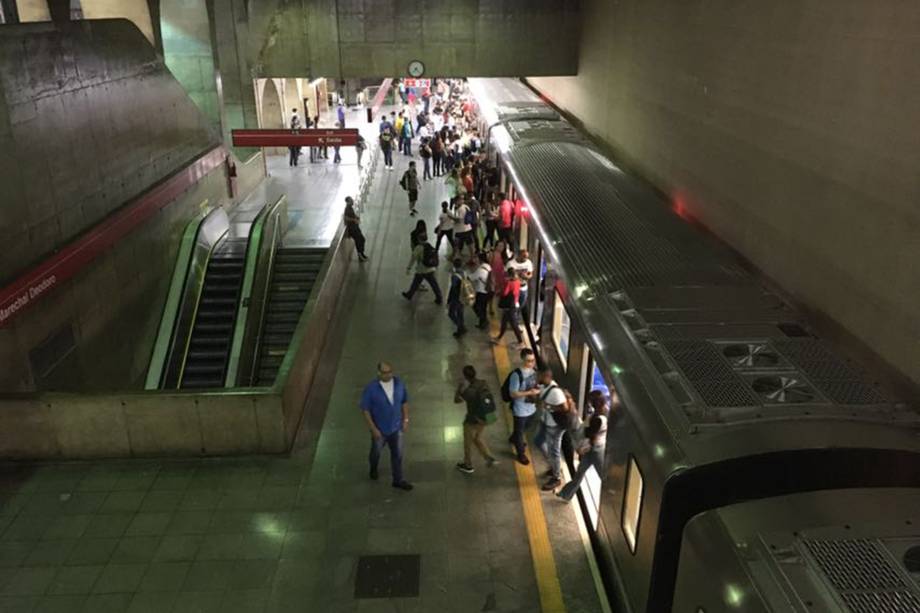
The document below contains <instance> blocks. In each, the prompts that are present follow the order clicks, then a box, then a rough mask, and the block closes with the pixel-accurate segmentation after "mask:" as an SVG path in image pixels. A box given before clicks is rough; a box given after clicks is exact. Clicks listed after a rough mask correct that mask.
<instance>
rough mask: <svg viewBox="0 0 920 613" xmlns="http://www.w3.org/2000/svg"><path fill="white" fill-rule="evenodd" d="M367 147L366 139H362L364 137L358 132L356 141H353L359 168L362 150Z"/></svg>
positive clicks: (362, 154)
mask: <svg viewBox="0 0 920 613" xmlns="http://www.w3.org/2000/svg"><path fill="white" fill-rule="evenodd" d="M366 149H367V141H366V140H364V137H363V136H361V135H360V134H358V141H357V142H356V143H355V152H356V153H357V154H358V168H361V158H362V157H363V156H364V151H365V150H366Z"/></svg>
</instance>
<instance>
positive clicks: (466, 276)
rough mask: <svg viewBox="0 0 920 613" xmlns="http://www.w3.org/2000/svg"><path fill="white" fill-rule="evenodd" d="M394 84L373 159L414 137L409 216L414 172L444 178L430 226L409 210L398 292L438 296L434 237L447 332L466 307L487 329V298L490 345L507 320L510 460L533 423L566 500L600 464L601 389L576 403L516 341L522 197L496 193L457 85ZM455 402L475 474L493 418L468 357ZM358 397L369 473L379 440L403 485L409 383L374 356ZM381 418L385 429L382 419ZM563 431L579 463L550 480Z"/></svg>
mask: <svg viewBox="0 0 920 613" xmlns="http://www.w3.org/2000/svg"><path fill="white" fill-rule="evenodd" d="M398 87H399V97H400V100H401V101H402V109H401V110H399V111H398V112H397V111H394V112H392V113H391V114H390V115H389V116H384V117H383V118H382V120H381V121H380V124H379V139H380V141H379V143H380V148H381V152H382V154H383V160H384V166H385V168H386V169H387V170H389V171H392V170H393V156H394V147H395V148H396V151H397V152H398V153H399V154H401V155H402V156H406V157H410V158H413V157H414V156H413V150H412V145H413V140H415V139H417V140H418V154H419V157H420V158H421V160H422V167H423V170H422V176H421V177H419V173H418V170H417V168H416V164H415V161H414V160H413V161H410V162H409V167H408V169H407V170H406V171H405V172H404V173H403V175H402V177H401V178H400V181H399V184H400V186H401V187H402V189H403V190H405V192H406V193H407V196H408V215H409V216H410V217H415V216H416V215H417V214H418V210H417V208H416V205H417V202H418V194H419V189H420V186H421V184H422V183H423V182H424V181H434V180H437V179H439V178H440V177H442V176H444V177H445V179H443V181H444V184H445V186H446V190H447V197H448V199H447V200H445V201H443V202H442V203H441V207H440V213H439V216H438V220H437V223H436V224H434V227H433V229H431V230H429V228H428V225H427V224H426V222H425V221H424V220H421V219H420V220H418V221H417V222H416V224H415V227H414V228H412V230H411V231H410V232H409V241H410V247H411V256H410V258H409V262H408V265H407V269H406V272H407V273H414V274H413V276H412V282H411V284H410V286H409V288H408V289H407V290H406V291H405V292H403V293H402V295H403V297H404V298H406V299H407V300H412V299H413V298H414V296H415V295H416V292H418V291H420V290H425V287H424V286H423V283H425V284H427V285H428V287H429V288H430V291H431V292H432V293H433V295H434V302H435V304H438V305H441V304H443V302H444V296H443V294H442V291H441V287H440V285H439V283H438V279H437V270H438V267H439V265H440V262H441V260H440V253H441V247H442V242H443V243H444V246H445V250H446V261H447V266H448V268H449V270H450V276H449V282H448V288H447V297H446V301H447V312H448V316H449V317H450V319H451V321H452V322H453V323H454V325H455V326H456V330H455V331H454V337H455V338H460V337H462V336H463V335H465V334H466V333H467V328H466V324H465V312H466V309H467V308H470V309H472V311H473V314H474V315H475V317H476V320H477V323H476V327H477V328H478V329H480V330H484V331H488V330H489V329H490V318H491V317H492V316H494V315H495V309H496V307H497V309H498V311H499V312H500V326H499V330H498V334H497V336H495V337H492V338H491V341H492V342H493V343H499V342H500V341H501V339H502V337H503V336H504V335H505V333H506V332H507V331H508V330H509V329H510V330H511V331H512V332H513V333H514V336H515V339H516V341H517V344H516V345H515V348H516V349H518V350H519V351H520V365H519V366H518V367H517V368H515V369H513V370H512V372H511V373H510V374H509V375H508V377H507V378H506V379H505V381H504V383H503V384H502V389H501V397H502V400H504V401H505V402H507V403H508V404H509V406H510V409H511V412H512V415H513V428H512V433H511V436H510V437H509V439H508V441H509V443H511V444H512V445H513V446H514V449H515V459H516V461H518V462H520V463H521V464H525V465H526V464H529V463H530V461H529V459H528V457H527V454H526V447H527V443H526V440H525V432H526V430H527V429H528V428H529V427H530V424H531V422H532V421H534V420H536V421H537V433H536V435H535V437H534V443H535V444H536V445H537V446H538V447H539V448H540V449H541V451H542V452H543V454H544V455H545V457H546V458H547V461H548V463H549V469H548V470H547V471H546V473H545V475H544V477H545V481H544V483H543V486H542V489H543V490H544V491H556V490H558V492H557V495H558V496H560V497H561V498H563V499H565V500H571V499H572V497H573V496H574V494H575V492H576V491H577V489H578V487H579V485H580V484H581V481H582V479H583V478H584V476H585V473H586V472H587V470H588V468H589V467H590V466H595V467H596V470H597V471H598V472H599V473H600V472H601V471H602V463H603V458H604V444H605V441H606V432H607V421H608V416H609V414H610V405H611V403H610V399H609V398H607V396H606V395H605V394H604V393H603V392H602V391H600V390H595V391H592V392H591V393H590V394H589V396H588V399H587V406H586V407H585V408H584V409H583V410H581V411H579V410H578V407H577V406H576V403H575V401H574V399H573V396H572V394H571V393H570V392H569V391H568V390H566V389H563V388H562V387H561V386H559V385H558V384H557V383H556V382H555V380H554V379H553V373H552V371H551V370H550V369H548V368H542V369H538V368H537V361H536V356H535V354H534V352H533V350H532V349H530V348H528V346H527V344H526V342H525V337H524V334H523V333H522V330H521V327H522V324H521V318H522V314H523V316H524V321H527V313H526V305H527V304H528V303H527V292H528V286H529V281H530V280H531V278H532V277H533V274H534V266H533V262H532V261H531V260H530V255H529V254H528V252H527V250H526V249H523V248H522V249H515V244H514V243H515V240H514V238H515V234H514V222H515V218H516V217H518V216H520V215H521V214H522V207H523V204H522V203H521V202H520V201H518V202H512V200H511V199H509V198H508V197H507V195H506V194H505V193H503V192H502V191H500V175H499V170H498V168H497V167H496V166H495V164H494V161H492V160H489V159H487V158H486V156H485V155H483V154H482V151H481V150H482V142H481V140H480V135H479V133H478V131H477V125H478V123H477V118H476V116H475V114H474V109H473V105H472V100H471V97H470V94H469V91H468V89H467V88H466V82H465V81H462V80H436V81H435V82H434V84H433V85H432V87H431V88H430V89H427V88H426V89H425V90H423V91H416V90H414V89H413V88H408V87H406V86H405V84H404V83H403V82H400V83H399V85H398ZM353 205H354V203H353V201H352V200H351V199H350V198H348V199H346V211H345V223H346V228H347V231H348V235H349V236H351V237H352V238H353V239H354V240H355V248H356V250H357V252H358V257H359V258H360V259H361V260H362V261H363V260H366V259H367V255H366V254H365V252H364V246H365V239H364V236H363V234H362V232H361V230H360V225H359V224H360V219H359V217H358V215H357V213H356V212H355V210H354V206H353ZM432 239H433V240H432ZM522 311H524V312H523V313H522ZM394 382H395V383H394ZM394 386H395V387H394ZM394 389H395V392H394ZM381 390H382V392H381ZM381 393H382V394H383V395H381ZM394 393H395V394H396V400H394ZM454 400H455V401H456V402H458V403H460V402H465V403H466V405H467V414H466V417H465V419H464V428H463V432H464V457H463V460H462V461H460V462H458V463H457V469H458V470H460V471H462V472H464V473H473V472H474V467H473V464H472V450H473V448H476V449H477V450H478V452H479V453H480V455H481V456H482V458H483V460H484V461H485V463H486V465H487V466H489V467H491V466H493V465H494V464H496V463H497V459H496V458H495V456H494V455H493V454H492V452H491V450H490V449H489V447H488V445H487V443H486V441H485V438H484V436H483V433H484V430H485V428H486V427H487V426H488V425H489V424H490V423H493V422H494V421H496V415H495V400H494V398H493V396H492V393H491V391H490V390H489V388H488V385H487V384H486V382H485V381H484V380H482V379H480V378H478V377H477V373H476V369H475V367H474V366H472V365H467V366H465V367H464V368H463V372H462V378H461V382H460V383H459V384H458V387H457V390H456V393H455V398H454ZM361 406H362V409H363V410H364V415H365V418H366V420H367V422H368V426H369V429H370V430H371V435H372V440H371V453H370V464H371V471H370V474H371V478H373V479H376V478H377V462H378V461H379V457H380V453H381V451H382V448H383V446H385V445H388V446H389V447H390V455H391V468H392V470H393V485H394V487H399V488H401V489H411V487H412V486H411V485H410V484H409V483H408V482H407V481H406V480H405V479H404V478H403V475H402V470H401V464H402V441H401V437H402V432H403V431H404V430H405V428H406V427H407V425H408V392H406V390H405V386H404V385H403V384H402V382H401V381H400V380H399V379H398V378H397V377H395V376H394V375H393V372H392V367H391V366H390V364H388V363H381V364H378V378H377V379H376V380H375V381H373V382H371V383H370V384H369V385H368V387H367V388H365V391H364V394H363V396H362V401H361ZM400 407H402V411H401V412H400V411H399V409H400ZM394 408H395V410H396V411H397V412H398V413H400V414H399V415H397V416H396V418H394V416H393V415H392V410H390V411H389V412H388V409H394ZM384 424H386V427H384V428H381V426H382V425H384ZM384 430H386V431H384ZM566 436H568V437H569V438H570V440H571V441H572V444H573V448H574V449H575V451H576V453H577V454H578V455H579V456H580V457H581V461H580V463H579V466H578V470H577V472H576V474H575V475H574V476H573V478H572V480H571V481H570V482H569V483H568V484H566V485H565V487H561V486H562V485H563V483H562V477H563V473H562V441H563V438H565V437H566ZM560 488H561V489H560Z"/></svg>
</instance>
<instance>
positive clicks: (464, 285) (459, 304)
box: [447, 259, 472, 338]
mask: <svg viewBox="0 0 920 613" xmlns="http://www.w3.org/2000/svg"><path fill="white" fill-rule="evenodd" d="M453 264H454V269H453V271H452V272H451V273H450V289H448V291H447V316H448V317H450V320H451V321H452V322H454V324H455V325H456V326H457V330H456V332H454V338H460V337H461V336H463V335H464V334H466V325H465V324H464V323H463V303H464V302H465V301H466V300H468V296H469V294H470V293H472V287H471V286H470V282H469V281H468V280H467V279H466V277H465V276H464V274H463V261H462V260H460V259H456V260H454V262H453Z"/></svg>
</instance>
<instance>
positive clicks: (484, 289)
mask: <svg viewBox="0 0 920 613" xmlns="http://www.w3.org/2000/svg"><path fill="white" fill-rule="evenodd" d="M466 278H467V279H469V280H470V283H472V284H473V289H474V290H476V302H474V303H473V312H474V313H476V316H477V317H478V318H479V323H478V324H477V325H476V327H477V328H479V329H480V330H485V329H486V328H488V327H489V315H488V312H487V311H488V306H489V296H490V294H491V291H490V290H491V287H490V286H491V285H492V267H491V266H490V265H489V256H488V254H486V253H484V252H480V253H479V258H478V261H476V262H471V263H470V267H469V269H468V270H467V272H466Z"/></svg>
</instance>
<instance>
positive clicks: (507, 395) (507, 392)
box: [501, 368, 524, 402]
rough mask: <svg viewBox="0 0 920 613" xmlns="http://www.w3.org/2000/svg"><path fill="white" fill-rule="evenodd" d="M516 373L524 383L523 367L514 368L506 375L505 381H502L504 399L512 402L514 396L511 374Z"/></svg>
mask: <svg viewBox="0 0 920 613" xmlns="http://www.w3.org/2000/svg"><path fill="white" fill-rule="evenodd" d="M514 373H517V375H518V379H519V380H521V382H522V383H523V379H524V373H522V372H521V369H520V368H515V369H514V370H512V371H511V372H509V373H508V376H507V377H505V380H504V381H502V389H501V394H502V400H504V401H505V402H511V401H512V398H511V375H513V374H514Z"/></svg>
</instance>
